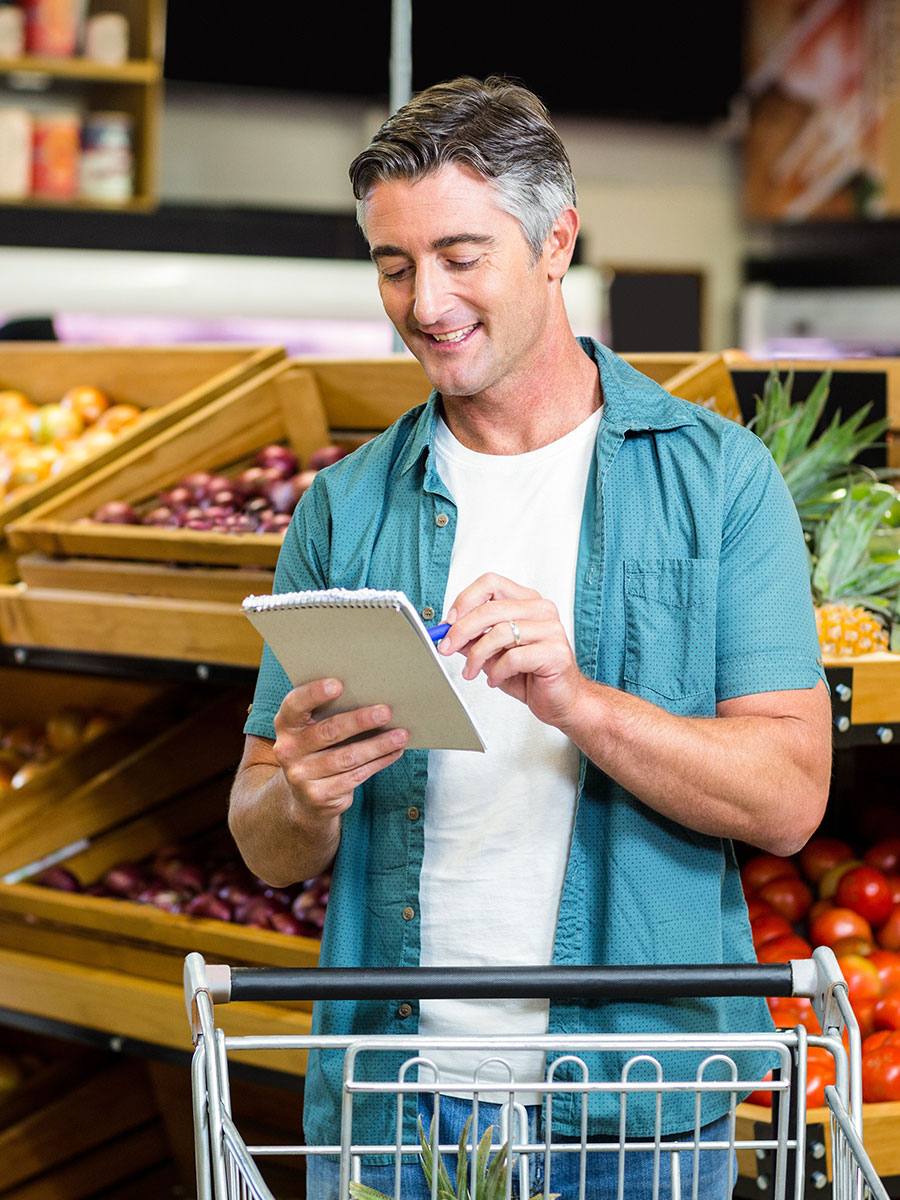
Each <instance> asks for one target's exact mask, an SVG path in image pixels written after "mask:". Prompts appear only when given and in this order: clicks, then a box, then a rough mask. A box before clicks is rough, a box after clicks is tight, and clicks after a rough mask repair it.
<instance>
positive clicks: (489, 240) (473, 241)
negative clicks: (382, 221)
mask: <svg viewBox="0 0 900 1200" xmlns="http://www.w3.org/2000/svg"><path fill="white" fill-rule="evenodd" d="M496 240H497V239H496V238H495V237H494V236H493V235H492V234H489V233H450V234H447V236H446V237H441V238H436V239H435V241H433V242H432V243H431V248H432V250H448V249H449V248H450V247H451V246H459V245H462V244H466V245H470V246H472V245H474V246H490V245H493V243H494V242H495V241H496ZM408 255H409V251H408V250H405V249H404V248H403V247H402V246H393V245H391V244H390V243H386V244H385V245H381V246H373V247H372V248H371V250H370V251H369V257H370V258H372V259H373V260H374V261H375V262H377V261H378V259H379V258H405V257H407V256H408Z"/></svg>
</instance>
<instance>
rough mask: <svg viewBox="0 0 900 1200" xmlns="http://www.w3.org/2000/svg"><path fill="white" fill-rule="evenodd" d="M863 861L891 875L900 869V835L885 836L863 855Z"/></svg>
mask: <svg viewBox="0 0 900 1200" xmlns="http://www.w3.org/2000/svg"><path fill="white" fill-rule="evenodd" d="M863 862H864V863H866V864H867V865H868V866H870V867H874V868H875V870H876V871H881V873H882V875H890V874H893V873H894V872H896V871H897V870H900V837H891V838H883V839H882V840H881V841H880V842H876V843H875V845H874V846H870V847H869V849H868V850H867V851H866V852H865V854H864V855H863Z"/></svg>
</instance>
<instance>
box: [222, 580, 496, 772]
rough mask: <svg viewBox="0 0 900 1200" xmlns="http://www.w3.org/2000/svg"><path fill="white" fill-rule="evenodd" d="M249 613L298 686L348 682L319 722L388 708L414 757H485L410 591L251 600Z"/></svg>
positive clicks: (247, 604)
mask: <svg viewBox="0 0 900 1200" xmlns="http://www.w3.org/2000/svg"><path fill="white" fill-rule="evenodd" d="M243 611H244V613H245V614H246V616H247V617H248V618H249V619H250V620H251V621H252V622H253V624H254V626H255V627H256V629H257V630H258V632H259V633H261V634H262V636H263V637H264V638H265V640H266V642H267V643H268V645H269V648H270V649H271V650H272V653H273V654H274V655H275V657H276V658H277V659H278V661H279V662H280V663H281V665H282V667H283V668H284V671H285V674H286V675H287V676H288V678H289V679H290V681H291V683H292V684H294V686H297V685H298V684H301V683H308V682H310V681H311V680H313V679H325V678H335V679H340V680H341V682H342V683H343V685H344V691H343V694H342V695H341V696H339V697H338V699H337V700H335V701H332V702H331V703H330V704H327V705H323V706H322V708H320V709H317V710H316V711H317V715H322V714H324V713H328V712H347V711H349V710H350V709H354V708H363V707H365V706H367V705H370V704H388V705H390V708H391V713H392V716H391V726H392V727H396V728H401V729H407V730H409V742H408V743H407V744H408V747H409V749H411V750H415V749H428V750H484V742H483V741H482V739H481V736H480V734H479V733H478V730H477V729H476V728H475V725H474V723H473V721H472V718H471V716H470V715H469V712H468V709H467V708H466V705H465V702H464V701H463V699H462V697H461V696H460V694H459V692H458V691H457V689H456V685H455V683H454V682H453V680H452V679H451V678H450V676H449V675H448V674H447V672H446V670H445V667H444V660H443V659H442V658H441V656H440V655H439V654H438V652H437V650H436V649H435V647H434V643H433V642H432V640H431V638H430V637H429V636H428V631H427V630H426V628H425V625H424V624H423V622H422V619H421V617H420V616H419V614H418V613H417V612H416V610H415V608H414V607H413V606H412V604H411V603H410V601H409V599H408V598H407V596H406V595H405V594H404V593H403V592H392V591H377V590H376V589H374V588H360V589H358V590H356V591H351V590H348V589H345V588H329V589H327V590H325V591H316V592H283V593H281V594H279V595H275V596H248V597H247V598H246V600H244V602H243Z"/></svg>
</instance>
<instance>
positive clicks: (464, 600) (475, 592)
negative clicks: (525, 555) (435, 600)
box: [447, 571, 540, 625]
mask: <svg viewBox="0 0 900 1200" xmlns="http://www.w3.org/2000/svg"><path fill="white" fill-rule="evenodd" d="M539 597H540V593H539V592H536V591H535V590H534V589H533V588H527V587H523V586H522V584H520V583H516V582H515V581H514V580H512V579H507V578H506V576H505V575H497V574H496V573H494V572H493V571H491V572H488V574H486V575H480V576H479V577H478V578H477V579H476V580H475V582H474V583H470V584H469V586H468V587H467V588H464V589H463V591H461V592H460V593H459V595H458V596H457V597H456V599H455V600H454V601H453V603H452V604H451V605H450V608H449V609H448V610H447V620H448V621H449V622H450V624H451V625H452V624H453V623H454V622H455V621H458V620H459V619H460V617H464V616H465V615H466V614H467V613H469V612H471V611H472V610H473V609H476V608H478V607H480V606H481V605H482V604H485V603H487V601H489V600H527V599H537V598H539Z"/></svg>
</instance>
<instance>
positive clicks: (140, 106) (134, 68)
mask: <svg viewBox="0 0 900 1200" xmlns="http://www.w3.org/2000/svg"><path fill="white" fill-rule="evenodd" d="M105 7H106V9H107V10H108V11H112V12H118V13H120V14H122V15H123V16H124V17H125V18H126V20H127V21H128V30H129V50H130V54H131V56H132V57H130V58H128V59H126V60H125V62H122V63H105V62H99V61H97V60H96V59H91V58H85V57H84V56H83V55H74V56H73V57H71V58H53V57H48V56H44V55H37V54H22V55H19V56H17V57H15V58H0V97H2V98H3V99H6V98H8V97H9V96H14V97H16V98H17V103H18V104H19V105H20V106H21V107H22V108H26V109H28V108H30V107H31V105H30V103H29V101H30V98H31V97H33V96H34V97H37V98H38V99H39V101H40V105H41V107H45V101H46V97H47V96H50V97H52V96H53V93H54V91H55V90H58V91H59V93H60V96H61V98H62V99H63V100H64V102H65V105H66V107H71V106H72V105H73V104H74V106H76V107H77V108H79V109H81V108H83V109H84V111H85V112H88V113H89V112H104V111H115V112H124V113H127V114H128V116H129V117H130V118H131V122H132V138H133V151H132V155H133V195H132V196H131V197H129V198H128V199H126V200H123V201H120V202H113V201H110V202H108V203H104V202H102V201H101V202H95V201H82V200H79V199H77V198H73V199H72V200H71V201H70V200H68V199H61V200H51V201H47V200H44V199H43V198H37V197H30V196H26V197H22V198H17V199H16V200H15V201H13V202H12V204H9V203H5V204H3V208H9V207H12V206H13V205H14V206H15V207H20V208H47V209H50V210H56V211H59V210H61V209H68V208H74V209H84V210H88V211H101V212H102V211H107V212H115V211H124V212H144V211H148V210H151V209H153V208H154V207H155V205H156V204H157V202H158V183H157V176H158V158H159V154H158V142H159V128H160V119H161V111H162V91H163V55H164V47H165V0H108V3H106V4H105ZM34 107H35V108H37V103H35V105H34Z"/></svg>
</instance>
